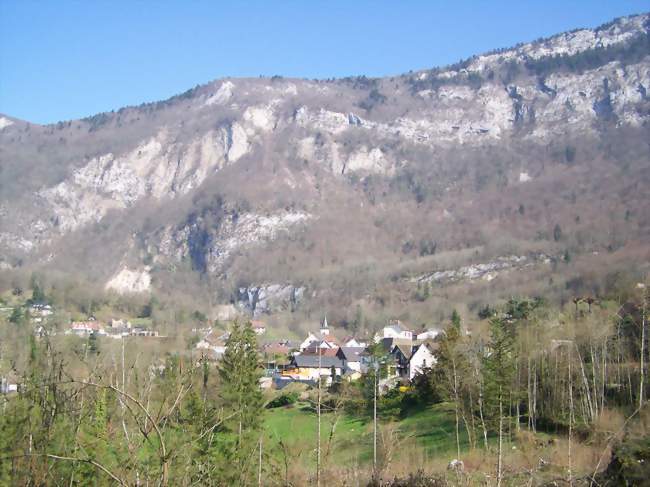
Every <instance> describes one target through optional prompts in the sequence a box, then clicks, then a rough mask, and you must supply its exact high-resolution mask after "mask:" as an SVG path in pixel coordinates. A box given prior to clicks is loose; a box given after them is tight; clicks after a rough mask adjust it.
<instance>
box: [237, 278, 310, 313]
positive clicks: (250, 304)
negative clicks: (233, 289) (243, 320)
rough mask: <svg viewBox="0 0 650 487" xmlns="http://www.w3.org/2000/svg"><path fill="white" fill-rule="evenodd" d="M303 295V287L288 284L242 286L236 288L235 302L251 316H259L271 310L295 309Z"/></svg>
mask: <svg viewBox="0 0 650 487" xmlns="http://www.w3.org/2000/svg"><path fill="white" fill-rule="evenodd" d="M304 295H305V288H304V287H295V286H292V285H290V284H286V285H283V284H267V285H263V286H251V287H242V288H239V290H238V293H237V300H236V304H237V306H238V307H239V308H240V309H242V310H244V311H246V312H248V313H250V314H251V315H252V316H259V315H261V314H264V313H271V312H273V311H281V310H287V309H295V308H296V307H297V306H298V305H299V304H300V302H301V301H302V300H303V298H304Z"/></svg>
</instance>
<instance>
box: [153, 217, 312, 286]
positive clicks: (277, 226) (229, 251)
mask: <svg viewBox="0 0 650 487" xmlns="http://www.w3.org/2000/svg"><path fill="white" fill-rule="evenodd" d="M312 218H313V216H312V215H310V214H309V213H304V212H286V211H285V212H278V213H273V214H268V215H260V214H257V213H243V214H240V213H235V212H227V213H226V214H225V215H224V216H223V218H221V219H220V220H219V221H218V223H217V224H215V223H214V222H213V223H212V225H211V226H206V225H204V219H203V217H198V218H196V219H195V221H193V222H189V223H187V224H186V225H183V226H181V227H177V228H166V229H165V230H164V231H163V232H162V234H161V235H160V236H159V237H157V239H158V241H157V244H156V247H157V251H156V254H158V255H159V256H162V257H166V258H172V259H174V260H178V261H180V260H182V259H183V258H184V257H190V259H191V260H192V263H193V266H194V268H195V269H196V270H199V271H201V272H209V273H216V274H218V273H220V272H222V271H223V270H224V268H225V265H226V264H227V262H228V260H229V259H230V257H231V256H232V255H233V254H234V253H236V252H238V251H240V250H245V249H250V248H253V247H255V246H261V245H264V244H268V243H270V242H272V241H274V240H276V239H277V238H279V237H280V236H281V235H283V234H284V235H287V234H289V233H295V232H297V231H298V230H299V228H300V227H302V226H304V225H305V224H306V223H308V222H309V220H311V219H312Z"/></svg>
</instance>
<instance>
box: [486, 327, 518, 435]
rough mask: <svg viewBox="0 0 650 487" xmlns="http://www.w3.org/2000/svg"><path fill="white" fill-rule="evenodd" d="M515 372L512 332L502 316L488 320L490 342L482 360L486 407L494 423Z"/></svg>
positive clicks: (504, 401)
mask: <svg viewBox="0 0 650 487" xmlns="http://www.w3.org/2000/svg"><path fill="white" fill-rule="evenodd" d="M514 373H515V353H514V333H513V330H512V326H511V325H509V324H508V323H507V321H506V320H504V319H502V318H493V319H492V320H490V343H489V345H488V350H487V354H486V357H485V359H484V361H483V376H484V380H485V396H486V409H487V411H488V416H489V417H491V418H493V419H494V420H495V421H494V423H496V421H498V415H499V404H500V403H501V404H502V405H503V404H505V405H507V402H508V394H509V393H510V388H511V385H512V380H513V377H514Z"/></svg>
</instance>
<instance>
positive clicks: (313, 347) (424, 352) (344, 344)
mask: <svg viewBox="0 0 650 487" xmlns="http://www.w3.org/2000/svg"><path fill="white" fill-rule="evenodd" d="M251 326H252V328H253V330H254V331H255V333H256V335H258V341H259V343H260V345H259V352H260V355H261V357H262V359H263V365H264V368H265V375H264V377H263V378H262V379H261V381H260V385H261V386H262V387H263V388H274V389H282V388H284V387H285V386H287V385H289V384H291V383H294V382H299V383H305V384H308V385H315V384H317V383H318V380H319V379H320V380H321V382H322V383H324V384H326V385H331V384H332V383H333V382H335V381H339V380H344V381H355V380H358V379H360V378H361V377H362V375H363V374H365V373H367V372H368V370H369V368H370V367H373V366H375V363H376V362H377V360H378V359H377V358H376V354H373V353H372V352H371V350H370V348H371V346H375V347H378V349H379V350H380V354H381V356H382V359H381V362H382V366H383V367H384V369H385V370H386V377H385V378H383V379H382V381H381V382H380V384H379V386H380V388H381V390H387V389H388V388H390V387H391V386H394V385H395V384H397V383H398V382H400V381H411V380H412V379H413V378H414V377H415V376H416V375H417V374H419V373H421V372H423V371H425V369H427V368H430V367H432V366H433V365H434V364H435V363H436V358H435V351H436V349H437V343H436V341H435V338H436V337H437V336H438V335H439V334H440V333H442V331H441V330H438V329H429V330H424V331H422V332H420V333H416V332H414V331H411V330H408V329H406V327H405V326H404V325H403V324H402V323H401V322H400V321H399V320H392V321H391V322H390V323H389V324H387V325H386V326H385V327H383V328H382V329H381V331H380V332H378V333H376V334H375V335H374V336H372V337H371V339H370V340H366V339H362V338H359V337H355V336H351V335H348V336H345V337H344V338H342V339H339V338H338V337H336V336H335V334H334V333H333V332H332V331H331V329H330V327H329V324H328V322H327V317H325V318H323V320H322V321H321V323H320V326H319V329H318V331H314V332H310V333H308V335H307V336H306V337H305V339H304V340H302V341H301V342H294V341H291V340H285V339H281V340H274V341H265V340H264V335H265V334H266V331H267V330H266V325H265V324H264V322H262V321H258V320H254V321H251ZM227 341H228V333H224V334H221V335H217V334H216V333H215V332H214V330H213V329H211V328H210V329H208V330H204V335H203V338H202V339H201V340H200V341H199V342H198V343H197V344H196V349H197V350H198V351H199V352H200V354H201V357H202V358H206V359H207V360H211V361H218V360H219V358H220V357H221V356H222V355H223V354H224V353H225V351H226V347H227Z"/></svg>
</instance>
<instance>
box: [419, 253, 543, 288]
mask: <svg viewBox="0 0 650 487" xmlns="http://www.w3.org/2000/svg"><path fill="white" fill-rule="evenodd" d="M550 263H551V259H550V257H548V256H546V255H544V254H537V255H532V256H525V255H521V256H518V255H510V256H507V257H499V258H498V259H496V260H494V261H491V262H485V263H481V264H474V265H468V266H462V267H460V268H458V269H449V270H442V271H435V272H432V273H430V274H425V275H422V276H419V277H416V278H415V279H412V281H414V282H418V283H439V284H447V283H450V282H458V281H472V280H475V279H482V280H484V281H491V280H493V279H495V278H496V277H498V276H499V274H502V273H504V272H507V271H510V270H517V269H518V270H523V269H525V268H526V267H531V266H534V265H537V264H550Z"/></svg>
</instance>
